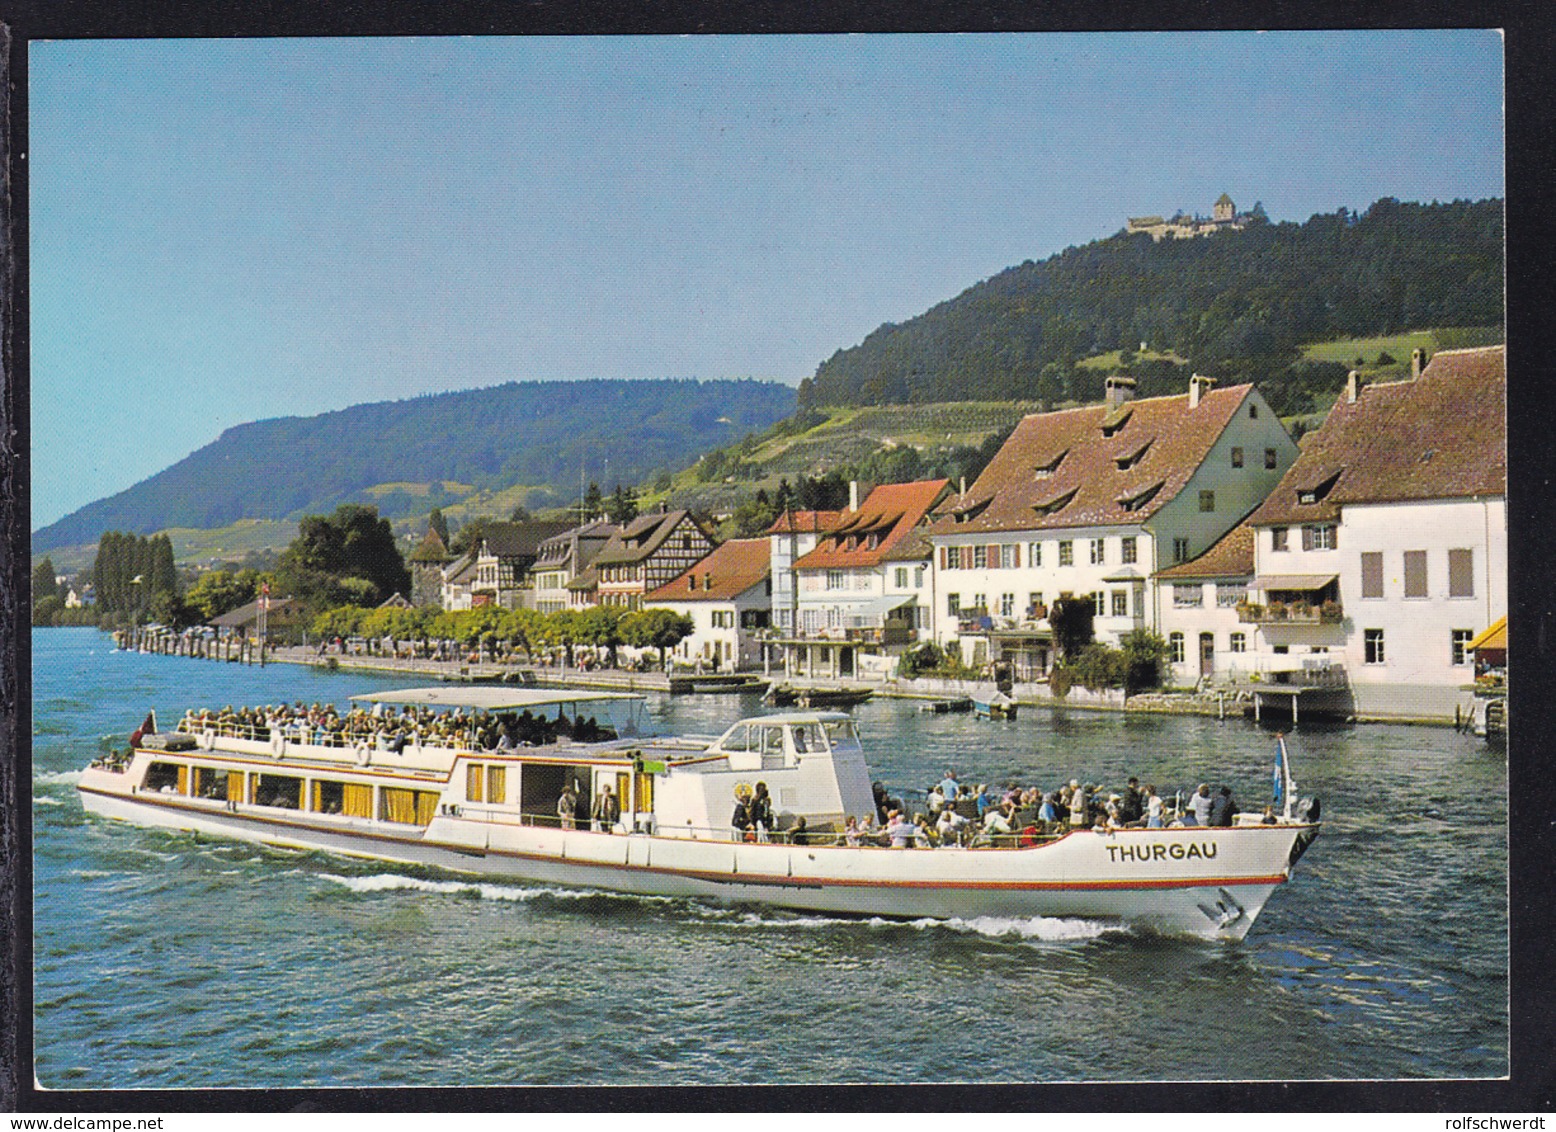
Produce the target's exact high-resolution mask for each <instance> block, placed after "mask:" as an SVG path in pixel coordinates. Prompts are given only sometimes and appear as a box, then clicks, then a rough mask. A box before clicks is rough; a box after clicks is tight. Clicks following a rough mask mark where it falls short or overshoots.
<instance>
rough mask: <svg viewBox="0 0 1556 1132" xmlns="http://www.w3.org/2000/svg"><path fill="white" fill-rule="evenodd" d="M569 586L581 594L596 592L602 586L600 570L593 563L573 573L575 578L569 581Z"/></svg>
mask: <svg viewBox="0 0 1556 1132" xmlns="http://www.w3.org/2000/svg"><path fill="white" fill-rule="evenodd" d="M567 588H568V589H569V590H572V591H573V592H575V593H581V594H583V593H592V592H594V591H595V590H597V589H599V588H600V572H599V570H598V569H596V568H595V567H594V566H593V565H590V566H588V567H586V568H584V569H583V570H580V571H579V572H578V573H577V574H574V575H573V580H572V581H570V582H568V583H567Z"/></svg>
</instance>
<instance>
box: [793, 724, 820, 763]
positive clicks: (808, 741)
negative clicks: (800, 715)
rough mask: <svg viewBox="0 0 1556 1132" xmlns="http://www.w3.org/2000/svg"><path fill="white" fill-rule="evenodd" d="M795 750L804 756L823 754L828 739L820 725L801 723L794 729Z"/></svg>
mask: <svg viewBox="0 0 1556 1132" xmlns="http://www.w3.org/2000/svg"><path fill="white" fill-rule="evenodd" d="M794 749H795V751H796V752H798V753H799V754H802V755H813V754H823V753H825V752H826V749H827V737H826V735H825V734H824V733H823V732H822V730H821V724H819V723H799V724H796V725H795V727H794Z"/></svg>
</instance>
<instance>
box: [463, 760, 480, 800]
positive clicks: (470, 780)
mask: <svg viewBox="0 0 1556 1132" xmlns="http://www.w3.org/2000/svg"><path fill="white" fill-rule="evenodd" d="M481 800H482V799H481V764H480V763H471V764H470V765H469V766H467V767H465V801H467V802H479V801H481Z"/></svg>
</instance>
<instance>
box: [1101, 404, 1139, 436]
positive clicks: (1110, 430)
mask: <svg viewBox="0 0 1556 1132" xmlns="http://www.w3.org/2000/svg"><path fill="white" fill-rule="evenodd" d="M1133 415H1134V410H1133V409H1126V410H1125V411H1124V412H1122V413H1120V414H1119V415H1118V416H1116V417H1111V418H1109V419H1107V420H1104V421H1103V422H1102V435H1103V436H1104V437H1111V436H1117V435H1118V434H1119V433H1120V432H1122V431H1124V426H1125V425H1126V424H1128V423H1129V418H1130V417H1131V416H1133Z"/></svg>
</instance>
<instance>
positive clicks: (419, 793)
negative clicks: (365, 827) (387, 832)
mask: <svg viewBox="0 0 1556 1132" xmlns="http://www.w3.org/2000/svg"><path fill="white" fill-rule="evenodd" d="M379 798H380V802H379V811H380V812H379V815H378V816H379V817H380V818H381V819H382V820H383V821H392V822H400V823H402V824H404V825H426V824H427V823H428V822H430V821H431V820H432V819H433V817H434V816H435V815H436V814H437V812H438V795H437V792H436V791H434V790H409V789H406V788H405V787H403V786H385V787H384V788H383V789H382V790H381V791H379Z"/></svg>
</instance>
